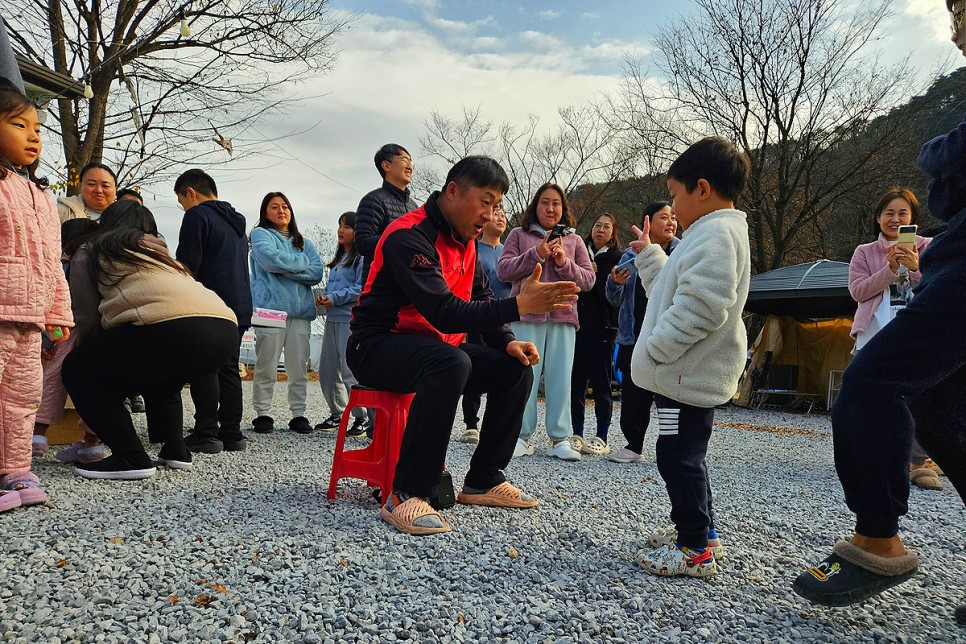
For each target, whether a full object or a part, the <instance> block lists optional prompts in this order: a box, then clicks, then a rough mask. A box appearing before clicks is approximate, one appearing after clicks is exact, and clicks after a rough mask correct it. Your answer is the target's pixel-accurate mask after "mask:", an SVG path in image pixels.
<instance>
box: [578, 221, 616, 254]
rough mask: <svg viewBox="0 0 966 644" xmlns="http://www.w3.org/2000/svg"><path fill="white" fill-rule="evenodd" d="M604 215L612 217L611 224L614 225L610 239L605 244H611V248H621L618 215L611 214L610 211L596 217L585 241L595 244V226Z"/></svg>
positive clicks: (591, 244)
mask: <svg viewBox="0 0 966 644" xmlns="http://www.w3.org/2000/svg"><path fill="white" fill-rule="evenodd" d="M603 217H607V218H608V219H610V225H611V226H612V227H613V233H612V234H611V236H610V239H609V240H607V243H606V244H605V246H610V247H611V248H616V249H617V250H620V248H621V239H620V236H619V235H618V234H617V217H615V216H614V215H612V214H610V213H609V212H602V213H600V214H599V215H597V216H596V217H594V223H593V224H591V228H590V232H589V233H587V236H586V237H584V243H585V244H589V245H590V246H593V245H594V228H593V227H594V226H596V225H597V222H598V221H599V220H600V219H601V218H603Z"/></svg>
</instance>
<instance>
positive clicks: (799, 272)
mask: <svg viewBox="0 0 966 644" xmlns="http://www.w3.org/2000/svg"><path fill="white" fill-rule="evenodd" d="M848 284H849V265H848V264H846V263H844V262H833V261H829V260H824V259H823V260H818V261H816V262H810V263H808V264H798V265H796V266H788V267H786V268H780V269H777V270H774V271H769V272H767V273H760V274H758V275H755V276H754V277H752V278H751V288H750V291H749V294H748V303H747V304H746V305H745V310H746V311H748V312H752V313H760V314H764V315H767V316H768V317H767V318H766V320H765V325H764V327H763V328H762V330H761V333H760V334H759V335H758V338H757V339H756V340H755V341H754V342H753V343H752V345H751V348H750V351H749V354H750V356H749V357H750V360H749V363H748V367H747V369H746V370H745V374H744V376H743V377H742V379H741V382H740V383H739V386H738V393H737V394H735V399H734V402H735V403H736V404H738V405H743V406H758V405H760V404H761V403H763V402H775V403H786V404H790V403H793V402H795V401H796V400H797V401H801V402H802V403H803V406H806V407H807V408H811V407H813V406H819V407H822V408H824V407H826V406H827V405H828V404H829V402H830V400H829V399H830V397H831V396H834V394H835V389H836V384H837V377H838V375H839V373H840V372H841V371H842V370H844V369H845V367H846V366H847V365H848V363H849V360H850V359H851V352H852V347H853V346H854V345H855V342H854V341H853V340H852V338H850V337H849V331H850V330H851V328H852V315H853V314H854V313H855V307H856V304H855V301H854V300H853V299H852V298H851V296H850V295H849V289H848ZM830 394H831V396H830Z"/></svg>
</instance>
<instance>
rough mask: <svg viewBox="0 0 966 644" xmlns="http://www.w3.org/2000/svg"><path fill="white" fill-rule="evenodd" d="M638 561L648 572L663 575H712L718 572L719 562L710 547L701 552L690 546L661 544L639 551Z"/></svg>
mask: <svg viewBox="0 0 966 644" xmlns="http://www.w3.org/2000/svg"><path fill="white" fill-rule="evenodd" d="M637 563H638V564H640V566H641V567H642V568H644V570H646V571H647V572H649V573H651V574H653V575H660V576H662V577H674V576H676V575H687V576H689V577H710V576H712V575H714V574H716V573H717V572H718V564H717V562H716V561H715V560H714V554H712V552H711V550H710V549H706V550H705V551H704V552H702V553H700V554H699V553H697V552H695V551H693V550H690V549H689V548H678V547H677V546H674V545H671V546H661V547H660V548H657V549H655V550H645V551H643V552H639V553H638V554H637Z"/></svg>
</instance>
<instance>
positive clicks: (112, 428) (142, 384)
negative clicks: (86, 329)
mask: <svg viewBox="0 0 966 644" xmlns="http://www.w3.org/2000/svg"><path fill="white" fill-rule="evenodd" d="M237 337H238V334H237V326H236V325H235V324H234V323H233V322H231V321H229V320H222V319H219V318H209V317H192V318H181V319H178V320H170V321H168V322H159V323H158V324H149V325H146V326H135V325H133V324H125V325H123V326H119V327H117V328H114V329H110V330H109V331H104V332H103V333H98V334H97V335H95V336H93V337H90V338H83V339H82V340H81V342H79V343H78V344H77V347H76V348H75V349H74V350H73V351H71V352H70V354H69V355H68V356H67V357H66V358H65V359H64V371H63V379H64V386H65V388H66V389H67V393H69V394H70V397H71V399H72V400H73V401H74V406H75V407H76V408H77V413H78V414H80V416H81V418H83V419H84V422H86V423H87V425H88V426H89V427H90V428H91V430H92V431H93V432H94V433H95V434H97V436H98V437H100V439H101V440H102V441H104V444H106V445H107V446H108V447H110V448H111V452H112V453H113V454H115V455H116V456H119V457H121V458H123V459H124V460H126V461H127V462H128V463H130V464H131V465H132V466H134V467H138V468H146V467H150V466H151V459H150V458H149V457H148V455H147V453H146V452H145V451H144V446H143V445H142V444H141V441H140V440H139V439H138V436H137V433H136V432H135V431H134V424H133V423H132V422H131V415H130V414H129V413H127V410H125V409H124V399H125V398H127V397H128V396H130V395H132V394H135V393H137V392H141V394H142V395H143V396H144V402H145V406H146V407H147V421H148V426H149V427H151V428H152V429H153V433H154V434H155V435H156V436H157V437H158V438H160V439H161V442H164V443H166V444H168V443H177V442H179V441H183V438H182V429H183V427H182V423H183V422H184V418H183V417H184V411H183V407H182V405H181V389H182V387H184V385H185V383H186V382H189V381H190V380H192V379H194V378H198V377H200V376H201V375H203V374H205V373H209V372H212V371H214V370H215V369H217V368H218V366H219V365H222V364H224V363H225V361H226V360H227V359H228V356H229V355H230V354H231V353H232V352H233V351H237V348H236V346H235V339H236V338H237Z"/></svg>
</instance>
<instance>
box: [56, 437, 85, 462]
mask: <svg viewBox="0 0 966 644" xmlns="http://www.w3.org/2000/svg"><path fill="white" fill-rule="evenodd" d="M83 447H84V442H83V441H77V442H75V443H73V444H71V445H69V446H68V447H65V448H64V449H62V450H58V451H57V455H56V456H55V457H54V458H56V459H57V460H58V461H60V462H61V463H80V455H78V452H79V451H80V450H81V449H82V448H83Z"/></svg>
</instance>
